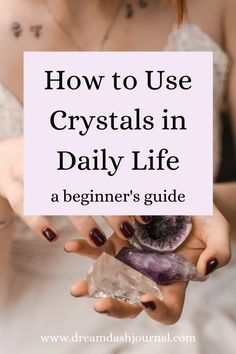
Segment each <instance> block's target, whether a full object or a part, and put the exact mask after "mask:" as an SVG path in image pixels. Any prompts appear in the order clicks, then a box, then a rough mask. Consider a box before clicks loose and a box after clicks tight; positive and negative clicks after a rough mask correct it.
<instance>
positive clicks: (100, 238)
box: [69, 215, 151, 247]
mask: <svg viewBox="0 0 236 354" xmlns="http://www.w3.org/2000/svg"><path fill="white" fill-rule="evenodd" d="M104 218H105V220H106V222H107V223H108V224H109V225H110V227H111V228H112V229H113V230H114V232H115V233H116V234H117V235H118V236H119V237H120V238H121V239H123V240H127V239H129V238H132V237H133V236H134V233H135V231H134V228H133V225H132V221H133V219H132V218H131V217H129V216H104ZM135 219H136V220H137V221H138V222H140V223H142V224H147V223H148V222H150V221H151V217H150V216H136V217H135ZM69 220H70V221H71V223H72V224H73V225H74V227H75V228H76V229H77V230H78V231H79V233H80V234H81V235H82V236H83V237H84V238H85V239H86V240H87V242H88V244H89V245H90V246H92V247H102V246H103V245H104V244H105V242H106V236H105V234H104V232H103V230H102V229H101V228H100V227H99V225H98V224H97V223H96V221H95V220H94V219H93V218H92V217H91V216H88V215H85V216H69Z"/></svg>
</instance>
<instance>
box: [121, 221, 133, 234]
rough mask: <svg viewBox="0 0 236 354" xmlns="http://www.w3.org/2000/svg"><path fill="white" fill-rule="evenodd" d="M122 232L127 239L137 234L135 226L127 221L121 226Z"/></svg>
mask: <svg viewBox="0 0 236 354" xmlns="http://www.w3.org/2000/svg"><path fill="white" fill-rule="evenodd" d="M120 231H121V232H122V234H123V235H124V236H125V237H126V238H130V237H132V236H134V233H135V231H134V228H133V226H132V225H131V224H130V223H129V222H127V221H125V222H123V224H121V225H120Z"/></svg>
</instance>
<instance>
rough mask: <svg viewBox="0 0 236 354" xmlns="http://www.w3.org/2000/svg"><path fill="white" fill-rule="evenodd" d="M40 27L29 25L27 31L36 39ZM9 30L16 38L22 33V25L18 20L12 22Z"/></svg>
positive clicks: (38, 35)
mask: <svg viewBox="0 0 236 354" xmlns="http://www.w3.org/2000/svg"><path fill="white" fill-rule="evenodd" d="M42 29H43V26H42V25H31V26H30V27H29V31H30V32H31V33H32V35H33V36H34V37H35V38H37V39H38V38H39V37H40V36H41V33H42ZM11 31H12V33H13V36H14V37H15V38H17V39H18V38H19V37H20V36H21V35H22V34H23V27H22V25H21V24H20V23H19V22H13V23H12V25H11Z"/></svg>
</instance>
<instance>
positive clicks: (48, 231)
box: [42, 228, 57, 242]
mask: <svg viewBox="0 0 236 354" xmlns="http://www.w3.org/2000/svg"><path fill="white" fill-rule="evenodd" d="M42 234H43V236H44V237H45V238H46V239H47V240H48V241H49V242H52V241H54V240H56V239H57V235H56V234H55V232H54V231H52V230H51V229H49V228H47V229H44V230H43V231H42Z"/></svg>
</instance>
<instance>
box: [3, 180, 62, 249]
mask: <svg viewBox="0 0 236 354" xmlns="http://www.w3.org/2000/svg"><path fill="white" fill-rule="evenodd" d="M7 199H8V202H9V204H10V205H11V207H12V209H13V210H14V212H15V213H16V214H17V215H18V216H19V217H20V218H21V219H22V220H23V221H24V222H25V223H26V224H27V225H28V227H29V228H30V229H31V230H32V231H33V232H34V233H36V234H37V235H39V236H41V237H43V238H44V239H46V240H47V241H49V242H52V241H55V240H56V239H57V238H58V233H57V231H56V229H55V228H54V226H53V225H52V224H51V223H50V221H49V219H48V218H46V217H45V216H27V215H24V212H23V190H22V184H21V183H20V182H17V181H14V182H12V183H11V184H10V185H9V186H8V188H7Z"/></svg>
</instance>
